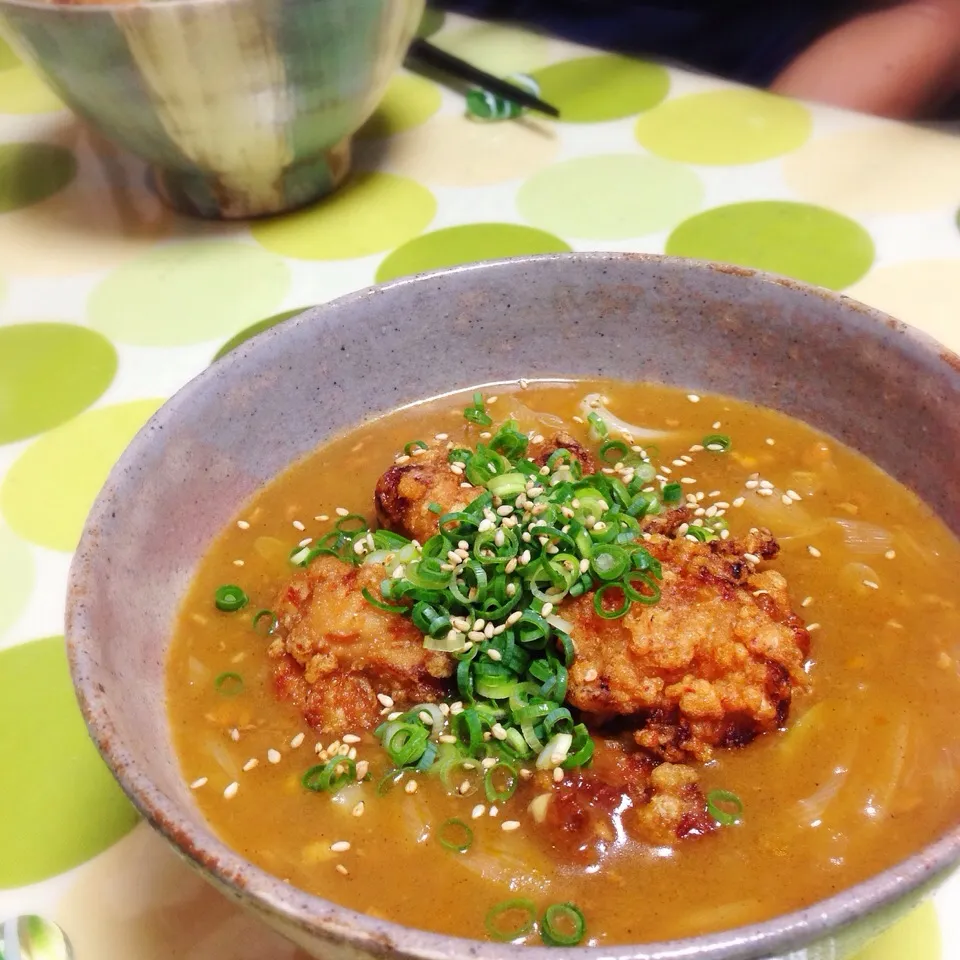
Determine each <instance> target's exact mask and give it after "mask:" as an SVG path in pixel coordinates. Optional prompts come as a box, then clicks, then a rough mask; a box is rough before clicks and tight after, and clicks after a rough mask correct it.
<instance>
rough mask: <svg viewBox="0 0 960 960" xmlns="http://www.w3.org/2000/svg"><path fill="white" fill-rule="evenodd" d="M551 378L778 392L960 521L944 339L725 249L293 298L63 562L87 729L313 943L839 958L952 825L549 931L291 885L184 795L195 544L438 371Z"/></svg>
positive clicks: (423, 952) (708, 959)
mask: <svg viewBox="0 0 960 960" xmlns="http://www.w3.org/2000/svg"><path fill="white" fill-rule="evenodd" d="M551 375H567V376H571V375H572V376H584V377H593V376H597V375H603V376H609V377H618V378H622V379H625V380H643V379H649V380H657V381H662V382H665V383H671V384H677V385H680V386H682V387H684V388H687V389H690V390H710V391H719V392H721V393H726V394H730V395H732V396H735V397H740V398H743V399H745V400H752V401H757V402H759V403H762V404H766V405H768V406H770V407H773V408H775V409H778V410H782V411H784V412H786V413H788V414H790V415H792V416H794V417H799V418H800V419H802V420H805V421H807V422H808V423H811V424H813V425H815V426H817V427H819V428H820V429H822V430H825V431H827V432H828V433H830V434H832V435H833V436H835V437H837V438H838V439H840V440H842V441H844V442H845V443H847V444H850V445H851V446H853V447H855V448H857V449H859V450H861V451H863V452H864V453H865V454H866V455H867V456H868V457H870V458H871V459H873V460H874V461H875V462H876V463H878V464H879V465H880V466H882V467H884V468H885V469H886V470H887V471H889V472H890V473H891V474H892V475H893V476H894V477H896V478H897V479H898V480H900V481H902V482H903V483H905V484H907V485H908V486H910V487H913V488H915V489H920V490H922V491H923V495H924V497H925V498H926V500H927V502H928V503H929V504H930V505H931V506H932V507H933V508H934V509H935V510H936V511H937V512H938V513H939V514H940V516H941V517H942V518H943V520H944V521H945V522H946V523H947V525H948V526H950V527H951V528H952V529H953V531H954V532H955V533H958V534H960V484H958V483H957V482H956V478H957V476H958V475H960V358H958V357H956V356H954V355H952V354H950V353H948V352H947V351H946V350H945V349H944V348H942V347H940V346H938V345H937V344H936V343H934V342H933V341H932V340H930V339H929V338H927V337H926V336H924V335H922V334H920V333H918V332H917V331H915V330H913V329H911V328H908V327H906V326H904V325H903V324H901V323H898V322H897V321H895V320H892V319H891V318H889V317H886V316H884V315H882V314H880V313H877V312H876V311H873V310H871V309H869V308H867V307H864V306H862V305H861V304H858V303H856V302H854V301H852V300H850V299H848V298H847V297H844V296H842V295H837V294H835V293H830V292H827V291H824V290H819V289H815V288H812V287H807V286H804V285H802V284H798V283H794V282H791V281H787V280H783V279H779V278H776V277H772V276H768V275H765V274H760V273H754V272H752V271H750V270H744V269H741V268H735V267H725V266H719V265H710V264H704V263H697V262H693V261H684V260H676V259H664V258H660V257H656V256H647V255H622V254H565V255H558V256H546V257H531V258H524V259H516V260H506V261H501V262H494V263H484V264H476V265H472V266H465V267H457V268H453V269H449V270H445V271H442V272H439V273H434V274H426V275H422V276H418V277H412V278H409V279H403V280H398V281H396V282H394V283H391V284H388V285H387V286H384V287H375V288H372V289H369V290H364V291H362V292H360V293H356V294H353V295H351V296H348V297H345V298H343V299H341V300H337V301H335V302H332V303H328V304H326V305H324V306H321V307H316V308H314V309H312V310H308V311H307V312H306V313H304V314H301V315H300V316H299V317H297V318H296V319H293V320H289V321H287V322H286V323H284V324H282V325H281V326H279V327H276V328H274V329H272V330H269V331H267V332H265V333H262V334H260V335H259V336H257V337H256V338H255V339H253V340H251V341H249V342H248V343H246V344H244V345H242V346H241V347H239V348H238V349H236V350H235V351H233V352H232V353H230V354H228V355H227V356H226V357H225V358H224V359H222V360H219V361H217V362H216V363H214V364H213V366H211V367H210V368H209V369H207V370H206V371H205V372H204V373H203V374H201V375H200V376H199V377H197V379H195V380H194V381H193V382H192V383H190V384H188V385H187V386H186V387H185V388H184V389H183V390H181V391H180V392H179V393H178V394H177V395H176V396H175V397H174V398H173V399H172V400H170V402H169V403H167V404H166V405H165V406H164V407H163V408H162V409H161V410H160V411H159V412H158V413H157V414H156V416H155V417H154V418H153V419H152V420H151V421H150V422H149V423H148V424H147V425H146V426H145V427H144V428H143V430H142V431H141V432H140V433H139V435H138V436H137V437H136V438H135V440H134V441H133V443H132V444H131V445H130V448H129V449H128V450H127V451H126V453H125V454H124V455H123V457H122V458H121V459H120V462H119V463H118V464H117V466H116V467H115V469H114V470H113V472H112V473H111V475H110V478H109V480H108V481H107V484H106V486H105V487H104V489H103V491H102V493H101V495H100V498H99V500H98V501H97V503H96V505H95V507H94V509H93V512H92V514H91V515H90V518H89V520H88V523H87V526H86V529H85V531H84V533H83V537H82V540H81V542H80V546H79V549H78V550H77V553H76V557H75V560H74V563H73V568H72V571H71V584H70V596H69V606H68V615H67V637H68V649H69V656H70V665H71V670H72V674H73V679H74V682H75V685H76V689H77V693H78V696H79V701H80V705H81V708H82V710H83V714H84V716H85V718H86V721H87V724H88V726H89V728H90V732H91V734H92V736H93V739H94V740H95V742H96V744H97V746H98V747H99V749H100V751H101V753H102V754H103V756H104V757H105V759H106V761H107V763H108V764H109V765H110V767H111V769H112V770H113V772H114V774H115V775H116V777H117V779H118V780H119V781H120V784H121V785H122V787H123V788H124V790H125V791H126V792H127V794H128V795H129V796H130V797H131V798H132V800H133V802H134V803H135V804H136V806H137V807H138V808H139V809H140V811H142V813H143V814H144V816H145V817H147V819H148V820H149V821H150V823H151V824H152V825H153V826H154V827H155V828H156V829H157V830H158V831H159V832H160V833H162V834H163V835H164V836H165V837H166V838H167V839H168V840H169V841H170V842H171V843H172V844H174V845H175V846H176V847H178V848H179V849H180V851H182V853H183V854H185V856H186V857H187V858H188V860H189V861H190V862H191V863H192V864H193V865H194V866H195V867H196V869H197V870H199V871H200V872H201V873H202V874H203V875H204V876H206V877H207V878H208V879H209V880H210V881H211V882H212V883H214V884H215V885H216V886H217V887H218V888H219V889H221V890H222V891H223V892H224V893H226V894H227V895H228V896H230V897H232V898H233V899H235V900H237V901H239V902H241V903H243V904H244V905H245V906H247V907H248V908H249V909H251V910H252V911H254V912H255V913H256V914H258V915H259V916H260V917H262V918H263V919H264V920H266V921H267V922H268V923H270V924H272V925H273V926H274V927H276V928H277V929H278V930H279V931H281V932H282V933H284V934H286V935H287V936H288V937H290V938H291V939H292V940H294V941H296V942H297V943H299V944H300V945H302V946H303V947H304V948H305V949H306V950H307V951H309V952H311V953H312V954H313V955H314V956H317V957H324V958H328V960H331V958H335V960H348V958H349V960H360V958H373V957H389V958H391V960H395V958H420V960H427V958H429V960H468V958H470V960H521V958H522V960H535V958H537V957H541V956H542V957H547V956H548V957H549V958H550V960H557V958H558V957H564V956H570V957H573V956H576V957H577V958H578V960H600V958H604V960H626V958H631V960H681V958H683V960H751V958H760V957H763V958H769V957H782V958H789V960H826V958H830V960H838V958H841V957H845V956H847V955H849V953H850V952H852V951H853V950H854V949H856V948H858V947H859V946H861V945H862V944H863V943H864V942H865V941H866V940H867V939H869V938H870V937H871V936H872V935H874V934H876V933H877V932H879V931H880V930H881V929H883V928H884V927H885V926H887V925H889V924H890V923H891V922H892V921H893V920H895V919H897V917H899V916H900V914H901V913H902V912H903V911H905V910H906V909H907V908H909V907H910V906H912V905H913V904H914V903H915V902H916V901H917V900H918V899H919V898H920V897H921V896H923V895H924V894H925V893H927V892H929V891H930V890H931V889H932V888H933V887H934V886H935V885H936V884H937V883H938V882H939V881H940V880H942V879H943V878H944V876H945V875H946V873H947V872H948V871H949V870H950V869H951V868H952V867H953V865H954V864H955V863H956V862H957V861H958V858H960V828H958V829H957V830H954V831H953V832H951V833H949V834H947V835H945V836H943V837H941V838H940V839H938V840H937V841H936V842H935V843H933V844H931V845H930V846H928V847H927V848H926V849H924V850H921V851H920V852H918V853H917V854H916V855H915V856H913V857H911V858H910V859H908V860H905V861H904V862H902V863H901V864H899V865H898V866H896V867H894V868H892V869H890V870H887V871H886V872H884V873H882V874H880V875H878V876H876V877H874V878H873V879H871V880H869V881H867V882H865V883H861V884H859V885H857V886H855V887H852V888H850V889H848V890H846V891H845V892H843V893H841V894H839V895H838V896H835V897H832V898H831V899H829V900H825V901H823V902H820V903H818V904H816V905H815V906H812V907H810V908H808V909H805V910H800V911H797V912H795V913H791V914H788V915H785V916H781V917H778V918H777V919H774V920H771V921H769V922H766V923H761V924H756V925H754V926H749V927H743V928H740V929H736V930H731V931H727V932H723V933H717V934H711V935H708V936H702V937H695V938H692V939H687V940H683V941H676V942H672V943H660V944H646V945H640V946H621V947H604V948H602V949H587V948H577V949H573V950H568V951H564V950H559V951H557V950H547V949H546V948H531V947H516V946H512V945H506V944H488V943H478V942H475V941H468V940H462V939H457V938H452V937H446V936H440V935H437V934H431V933H424V932H421V931H417V930H413V929H409V928H406V927H401V926H398V925H394V924H391V923H386V922H383V921H380V920H377V919H374V918H372V917H368V916H365V915H363V914H359V913H355V912H353V911H351V910H347V909H344V908H342V907H339V906H337V905H336V904H333V903H330V902H328V901H325V900H322V899H319V898H317V897H314V896H311V895H309V894H306V893H303V892H301V891H299V890H297V889H294V888H292V887H291V886H289V885H288V884H286V883H283V882H281V881H280V880H278V879H276V878H274V877H272V876H271V875H269V874H268V873H266V872H265V871H263V870H261V869H260V868H259V867H256V866H254V865H253V864H252V863H250V862H249V861H247V860H245V859H244V858H243V857H242V856H241V855H240V854H238V853H236V852H235V851H233V850H231V849H229V848H228V847H227V846H226V845H224V844H223V843H222V842H221V841H220V840H219V839H218V838H217V837H216V836H215V835H214V834H213V833H212V832H211V830H210V828H209V827H208V826H207V824H206V823H205V822H204V819H203V817H202V816H201V814H200V812H199V810H198V809H197V807H196V806H195V805H194V803H193V800H192V799H191V796H190V793H189V791H188V789H187V787H186V785H185V783H184V782H183V779H182V777H181V775H180V772H179V768H178V764H177V759H176V756H175V755H174V751H173V747H172V746H171V740H170V733H169V729H168V721H167V717H166V713H165V709H164V696H163V689H164V686H163V674H164V660H165V654H166V650H167V646H168V644H169V643H170V635H171V625H172V623H173V619H174V615H175V612H176V610H177V606H178V604H179V602H180V599H181V597H182V596H183V594H184V591H185V589H186V587H187V585H188V583H189V581H190V577H191V573H192V571H193V569H194V568H195V567H196V565H197V563H198V561H199V559H200V557H201V556H202V555H203V553H204V551H205V550H206V549H207V546H208V544H209V543H210V542H211V540H212V539H213V538H214V537H215V536H216V535H217V534H218V533H219V531H220V530H221V528H222V527H223V526H224V525H225V524H227V523H228V522H229V520H230V519H231V518H232V517H233V516H234V515H235V513H236V512H237V511H238V510H239V508H240V506H241V504H242V503H243V502H244V501H245V500H246V499H247V498H248V497H250V496H251V495H252V494H253V493H254V492H255V491H256V490H257V489H258V488H259V487H260V486H261V485H263V484H265V483H266V482H267V481H269V480H270V479H271V478H273V477H274V476H276V475H277V474H278V473H279V472H280V471H281V470H283V469H284V468H285V467H286V466H287V465H288V464H290V463H291V461H294V460H296V459H297V458H299V457H301V456H302V455H304V454H306V453H308V452H309V451H311V450H312V449H313V448H314V447H315V446H316V445H317V444H318V443H320V442H322V441H323V440H324V439H326V438H327V437H329V436H330V435H331V434H334V433H338V432H340V431H342V430H344V429H346V428H347V427H350V426H352V425H354V424H356V423H358V422H360V421H361V420H363V419H364V418H365V417H368V416H370V415H371V414H375V413H378V412H381V411H386V410H389V409H392V408H394V407H396V406H398V405H400V404H403V403H406V402H408V401H414V400H418V399H421V398H424V397H427V396H430V395H433V394H438V393H442V392H444V391H448V390H451V389H453V388H460V387H467V386H470V385H474V384H477V383H482V382H491V381H502V380H515V379H518V378H522V377H544V376H551ZM292 412H296V422H297V429H296V430H290V429H289V424H290V422H291V421H290V416H291V413H292ZM921 435H923V436H929V437H935V438H936V440H937V442H936V443H921V442H918V438H919V437H920V436H921Z"/></svg>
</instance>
